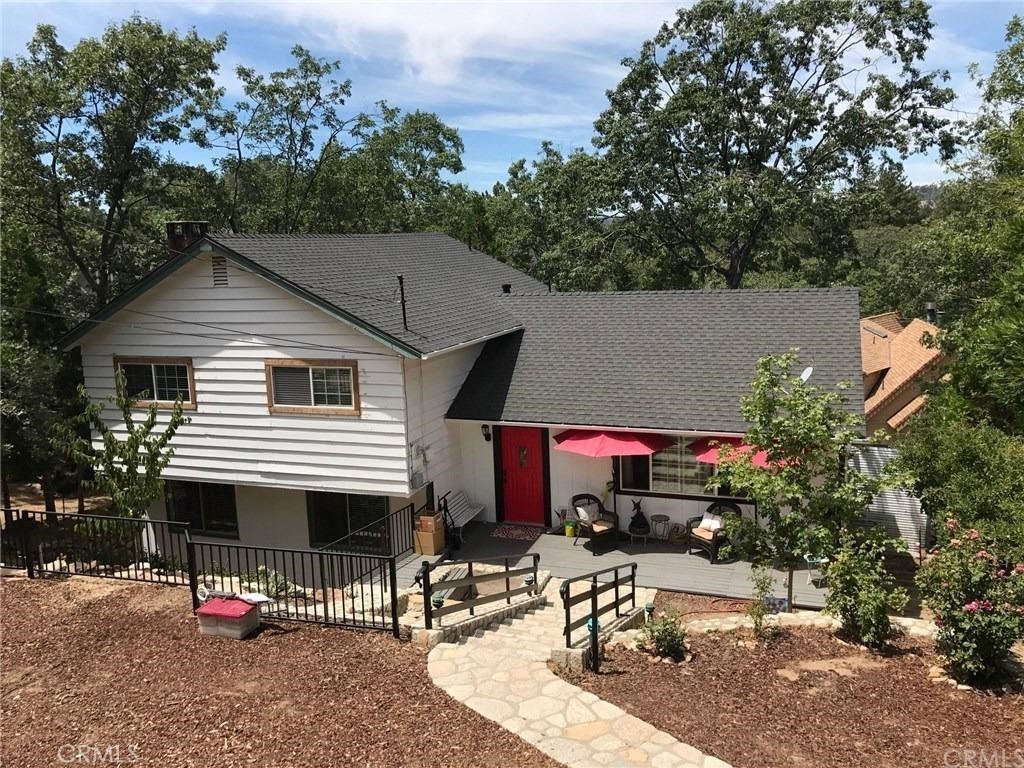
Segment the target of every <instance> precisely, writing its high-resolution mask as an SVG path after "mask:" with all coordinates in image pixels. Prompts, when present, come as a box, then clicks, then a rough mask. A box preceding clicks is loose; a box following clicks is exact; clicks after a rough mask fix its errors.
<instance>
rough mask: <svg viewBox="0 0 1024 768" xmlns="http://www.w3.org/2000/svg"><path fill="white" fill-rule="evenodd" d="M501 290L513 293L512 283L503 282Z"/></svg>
mask: <svg viewBox="0 0 1024 768" xmlns="http://www.w3.org/2000/svg"><path fill="white" fill-rule="evenodd" d="M501 292H502V293H512V283H502V284H501Z"/></svg>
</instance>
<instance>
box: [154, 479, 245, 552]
mask: <svg viewBox="0 0 1024 768" xmlns="http://www.w3.org/2000/svg"><path fill="white" fill-rule="evenodd" d="M164 499H165V501H166V502H167V519H168V520H173V521H175V522H178V523H189V524H191V526H192V528H191V530H192V533H198V534H200V535H202V536H218V537H220V538H223V539H237V538H238V511H237V509H236V507H235V486H233V485H225V484H223V483H192V482H186V481H184V480H166V481H165V482H164Z"/></svg>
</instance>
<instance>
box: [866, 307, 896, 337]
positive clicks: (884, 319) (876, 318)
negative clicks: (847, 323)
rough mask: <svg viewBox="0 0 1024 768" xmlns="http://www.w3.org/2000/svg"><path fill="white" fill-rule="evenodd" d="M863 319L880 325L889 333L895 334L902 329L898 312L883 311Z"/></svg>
mask: <svg viewBox="0 0 1024 768" xmlns="http://www.w3.org/2000/svg"><path fill="white" fill-rule="evenodd" d="M863 320H867V321H868V322H871V323H874V324H875V325H878V326H881V327H882V328H884V329H885V330H887V331H889V333H893V334H896V333H899V332H900V331H902V330H903V320H901V319H900V313H899V312H883V313H882V314H880V315H870V316H869V317H865V318H863Z"/></svg>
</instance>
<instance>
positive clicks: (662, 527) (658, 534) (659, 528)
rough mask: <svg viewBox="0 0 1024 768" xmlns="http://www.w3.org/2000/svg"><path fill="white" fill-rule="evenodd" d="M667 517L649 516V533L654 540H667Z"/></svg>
mask: <svg viewBox="0 0 1024 768" xmlns="http://www.w3.org/2000/svg"><path fill="white" fill-rule="evenodd" d="M669 520H670V518H669V516H668V515H651V533H652V534H653V536H654V538H656V539H667V538H668V523H669Z"/></svg>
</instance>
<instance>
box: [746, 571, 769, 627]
mask: <svg viewBox="0 0 1024 768" xmlns="http://www.w3.org/2000/svg"><path fill="white" fill-rule="evenodd" d="M750 578H751V581H753V582H754V590H753V592H752V593H751V595H750V596H751V598H752V599H751V601H750V605H748V606H747V616H748V617H749V618H750V620H751V621H752V622H753V623H754V637H756V638H757V639H758V640H767V639H768V637H769V636H770V634H771V633H770V632H769V629H768V627H766V626H765V623H764V621H765V619H766V618H768V614H769V610H768V600H769V598H771V597H772V596H773V595H774V594H775V574H774V573H772V570H771V568H766V567H765V566H762V565H755V566H754V567H753V569H751V572H750Z"/></svg>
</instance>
